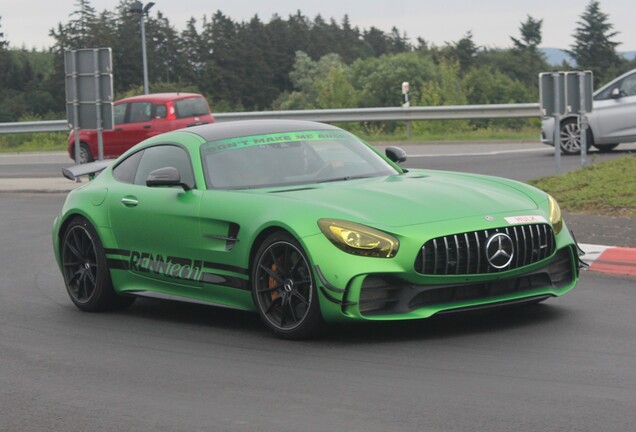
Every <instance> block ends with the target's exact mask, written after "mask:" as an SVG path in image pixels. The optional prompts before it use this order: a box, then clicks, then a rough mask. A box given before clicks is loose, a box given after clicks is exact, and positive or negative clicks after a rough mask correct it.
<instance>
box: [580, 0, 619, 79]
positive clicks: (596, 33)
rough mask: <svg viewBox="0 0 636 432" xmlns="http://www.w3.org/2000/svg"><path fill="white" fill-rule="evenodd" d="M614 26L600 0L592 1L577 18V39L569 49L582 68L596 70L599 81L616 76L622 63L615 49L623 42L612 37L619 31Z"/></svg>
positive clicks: (594, 71)
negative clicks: (614, 29) (602, 10)
mask: <svg viewBox="0 0 636 432" xmlns="http://www.w3.org/2000/svg"><path fill="white" fill-rule="evenodd" d="M613 28H614V25H613V24H611V23H610V22H609V20H608V15H607V14H605V13H603V12H601V9H600V6H599V2H598V1H596V0H592V1H590V3H589V4H588V5H587V7H586V8H585V12H583V14H582V15H581V20H580V21H578V22H577V28H576V32H575V33H574V34H573V36H574V41H575V42H574V44H572V45H571V50H570V51H568V53H569V54H570V55H571V56H572V58H573V59H574V60H575V61H576V64H577V67H578V68H579V69H589V70H591V71H592V72H593V73H594V81H595V82H596V83H597V84H598V83H600V82H603V81H605V80H606V79H608V78H610V77H612V76H614V75H615V74H616V72H617V69H618V68H619V67H620V65H621V59H620V58H619V56H618V54H617V53H616V47H617V46H618V45H619V44H620V42H615V41H614V40H613V39H614V37H616V35H617V34H618V32H616V31H612V29H613Z"/></svg>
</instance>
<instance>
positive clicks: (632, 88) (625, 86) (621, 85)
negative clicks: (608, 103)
mask: <svg viewBox="0 0 636 432" xmlns="http://www.w3.org/2000/svg"><path fill="white" fill-rule="evenodd" d="M615 88H618V89H619V90H620V91H621V96H636V73H635V74H632V75H629V76H626V77H625V78H623V79H622V80H620V81H619V82H617V83H615V84H614V85H613V86H611V87H608V88H606V89H605V90H603V91H602V92H601V93H599V94H597V95H596V97H595V98H594V100H605V99H611V98H612V90H614V89H615Z"/></svg>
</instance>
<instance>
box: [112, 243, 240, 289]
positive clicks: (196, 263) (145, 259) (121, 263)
mask: <svg viewBox="0 0 636 432" xmlns="http://www.w3.org/2000/svg"><path fill="white" fill-rule="evenodd" d="M106 253H107V254H108V255H110V257H109V258H108V267H109V268H110V269H111V270H124V271H131V272H136V273H152V274H156V275H160V276H164V277H167V278H170V279H178V280H187V281H193V282H202V283H203V284H210V285H221V286H226V287H230V288H237V289H243V290H249V289H250V288H249V284H248V281H247V280H246V279H243V278H242V277H236V276H230V275H226V274H219V273H217V272H214V270H221V271H227V272H233V273H237V274H240V275H247V273H248V272H247V270H246V269H243V268H241V267H236V266H231V265H227V264H217V263H211V262H207V261H201V260H196V259H190V258H182V257H175V256H166V257H164V256H163V255H159V254H152V253H149V252H140V251H127V250H123V249H106ZM115 256H116V258H115ZM244 277H245V276H244Z"/></svg>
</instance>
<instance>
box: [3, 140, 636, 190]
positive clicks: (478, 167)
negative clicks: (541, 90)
mask: <svg viewBox="0 0 636 432" xmlns="http://www.w3.org/2000/svg"><path fill="white" fill-rule="evenodd" d="M396 145H399V146H401V147H403V148H404V149H405V150H406V152H407V154H408V155H409V159H408V160H407V161H406V162H405V163H404V164H403V165H404V166H405V167H407V168H432V169H440V170H454V171H464V172H471V173H477V174H489V175H496V176H500V177H506V178H511V179H514V180H520V181H527V180H531V179H535V178H538V177H545V176H550V175H553V174H556V172H557V168H556V163H555V160H554V149H553V148H552V147H548V146H545V145H543V144H540V143H538V142H529V143H519V142H511V143H419V144H413V143H397V144H396ZM378 147H380V148H383V147H384V145H378ZM634 151H636V144H621V145H620V146H619V147H617V148H616V150H614V151H613V152H610V153H600V152H598V151H596V150H595V149H592V150H591V151H590V154H589V157H588V162H591V161H595V162H601V161H604V160H608V159H615V158H618V157H620V156H623V155H625V154H626V153H629V152H634ZM72 164H73V162H72V161H71V159H69V158H68V155H67V154H66V153H63V152H55V153H34V154H19V155H13V154H0V179H2V178H38V177H39V178H47V177H48V178H52V177H53V178H54V177H59V176H61V171H62V168H63V167H67V166H70V165H72ZM561 165H562V167H561V168H562V172H566V171H571V170H574V169H577V168H579V167H580V166H581V159H580V157H579V156H563V157H562V158H561Z"/></svg>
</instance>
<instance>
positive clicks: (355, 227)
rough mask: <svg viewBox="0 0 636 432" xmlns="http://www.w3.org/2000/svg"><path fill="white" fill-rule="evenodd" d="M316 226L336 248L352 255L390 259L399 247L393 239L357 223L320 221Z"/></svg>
mask: <svg viewBox="0 0 636 432" xmlns="http://www.w3.org/2000/svg"><path fill="white" fill-rule="evenodd" d="M318 226H319V227H320V230H321V231H322V233H323V234H324V235H325V236H326V237H327V238H328V239H329V240H330V241H331V242H332V243H333V244H334V245H335V246H336V247H338V248H339V249H341V250H343V251H345V252H347V253H350V254H353V255H361V256H369V257H377V258H391V257H394V256H395V254H396V253H397V251H398V248H399V247H400V242H399V241H398V240H397V239H396V238H395V237H393V236H391V235H389V234H387V233H384V232H382V231H378V230H376V229H373V228H370V227H367V226H364V225H360V224H357V223H353V222H347V221H341V220H335V219H320V220H319V221H318Z"/></svg>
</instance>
